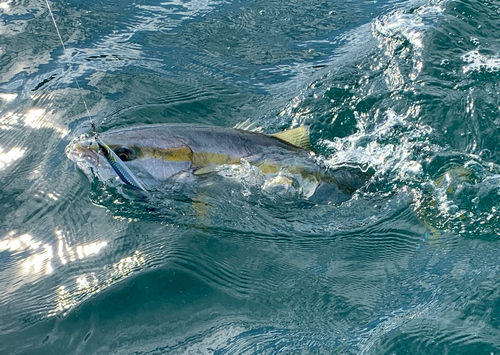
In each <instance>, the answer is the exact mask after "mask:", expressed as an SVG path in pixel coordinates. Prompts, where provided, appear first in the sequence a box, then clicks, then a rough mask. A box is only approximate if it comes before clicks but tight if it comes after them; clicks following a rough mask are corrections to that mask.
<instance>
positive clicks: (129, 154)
mask: <svg viewBox="0 0 500 355" xmlns="http://www.w3.org/2000/svg"><path fill="white" fill-rule="evenodd" d="M114 152H115V154H116V155H118V158H120V159H121V160H122V161H129V160H132V159H134V158H135V153H134V151H133V150H132V149H130V148H129V147H125V146H121V147H118V148H115V149H114Z"/></svg>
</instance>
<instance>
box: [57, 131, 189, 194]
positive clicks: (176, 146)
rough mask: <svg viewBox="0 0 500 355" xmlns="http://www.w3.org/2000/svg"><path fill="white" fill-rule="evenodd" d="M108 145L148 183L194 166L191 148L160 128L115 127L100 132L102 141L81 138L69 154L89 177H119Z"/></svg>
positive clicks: (154, 182)
mask: <svg viewBox="0 0 500 355" xmlns="http://www.w3.org/2000/svg"><path fill="white" fill-rule="evenodd" d="M155 128H156V129H155ZM100 142H102V143H104V144H105V146H103V145H102V144H100ZM107 148H109V149H111V150H112V151H113V152H114V153H115V155H116V156H117V157H118V158H119V159H120V160H121V162H122V163H123V164H125V165H126V167H127V168H128V169H129V170H130V171H131V172H132V173H133V174H134V175H135V176H136V177H137V178H138V179H139V180H141V181H143V182H144V183H145V184H147V185H155V184H157V183H159V182H163V181H165V180H167V179H169V178H170V177H172V176H174V175H177V174H179V173H180V172H187V171H189V170H190V168H191V165H192V163H191V158H192V151H191V149H190V148H189V147H188V146H187V145H186V144H184V143H183V142H182V140H180V139H179V138H177V137H174V136H173V135H169V134H166V132H164V131H162V130H161V129H158V128H157V127H151V128H149V129H148V128H145V127H139V128H136V129H134V128H127V129H119V130H112V131H108V132H105V133H102V134H100V135H99V140H97V139H96V138H95V137H88V136H84V137H80V138H79V139H75V140H73V141H72V142H71V143H70V144H69V145H68V147H67V148H66V155H67V156H68V158H69V159H71V160H72V161H73V162H75V163H76V165H77V166H78V167H79V168H80V170H82V171H83V172H84V173H85V174H86V175H87V176H88V177H89V178H90V179H92V178H93V177H97V178H98V179H99V180H101V181H106V180H109V179H111V178H116V177H117V174H116V172H115V171H114V170H113V168H112V166H111V165H110V163H109V162H108V160H107V156H109V152H108V151H107Z"/></svg>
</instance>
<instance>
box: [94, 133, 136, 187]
mask: <svg viewBox="0 0 500 355" xmlns="http://www.w3.org/2000/svg"><path fill="white" fill-rule="evenodd" d="M95 141H96V143H97V146H98V147H99V151H100V152H101V153H102V155H104V157H105V158H106V160H107V161H108V163H109V165H111V167H112V168H113V170H114V171H115V172H116V174H117V175H118V176H119V177H120V179H121V180H122V181H123V182H124V183H125V184H127V185H129V186H132V187H134V188H136V189H139V190H142V191H144V192H146V189H145V188H144V185H142V183H141V182H140V181H139V179H137V178H136V177H135V175H134V174H133V173H132V172H131V171H130V169H129V168H128V167H127V166H126V165H125V163H124V162H123V161H122V160H121V159H120V158H119V157H118V155H116V153H115V152H113V150H112V149H111V148H109V147H108V146H107V145H106V144H105V143H103V142H102V141H101V140H100V139H99V138H98V136H96V137H95Z"/></svg>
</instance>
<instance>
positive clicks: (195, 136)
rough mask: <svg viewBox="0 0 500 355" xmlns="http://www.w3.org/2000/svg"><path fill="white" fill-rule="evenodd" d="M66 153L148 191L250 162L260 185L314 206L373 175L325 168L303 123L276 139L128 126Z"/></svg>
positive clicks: (102, 176) (187, 127) (85, 166)
mask: <svg viewBox="0 0 500 355" xmlns="http://www.w3.org/2000/svg"><path fill="white" fill-rule="evenodd" d="M66 154H67V156H68V157H69V159H71V160H72V161H74V162H75V163H76V164H77V166H78V167H79V168H80V169H81V170H82V171H83V172H84V173H85V174H86V175H87V176H88V177H89V178H94V177H97V178H98V179H99V180H104V181H105V180H107V179H110V178H113V177H116V176H118V177H119V180H120V181H121V182H122V183H124V184H125V185H129V186H130V187H132V188H137V189H139V190H144V191H146V190H149V189H151V188H155V187H158V186H161V185H164V184H172V183H173V182H178V181H185V182H190V181H191V182H192V181H194V180H195V179H203V178H206V177H208V176H211V175H213V174H217V173H220V172H221V170H223V168H224V167H228V166H229V167H231V166H240V167H241V166H245V164H246V165H248V166H249V167H251V168H253V169H258V171H259V172H260V173H261V174H262V175H263V176H265V177H266V179H265V183H263V184H262V186H263V187H266V188H269V187H283V186H285V187H287V188H292V189H294V190H298V191H300V193H301V195H302V196H303V197H304V198H306V199H309V200H311V201H313V202H325V201H328V203H340V202H343V201H345V200H348V199H350V198H351V196H352V194H353V193H354V192H355V191H356V190H357V189H359V188H360V187H361V186H363V185H364V184H365V183H366V182H367V180H368V179H369V178H370V175H369V174H368V173H366V172H364V171H362V170H361V169H358V168H339V169H329V168H328V167H326V166H324V165H322V164H321V163H320V162H319V161H320V160H319V159H318V154H317V153H316V152H314V151H313V150H312V147H311V142H310V138H309V132H308V128H307V127H306V126H301V127H298V128H295V129H290V130H287V131H282V132H278V133H275V134H272V135H268V134H263V133H259V132H253V131H246V130H241V129H236V128H229V127H218V126H208V125H200V124H152V125H141V126H131V127H126V128H119V129H113V130H109V131H106V132H103V133H100V134H99V138H98V139H95V138H92V137H83V138H80V139H76V140H74V141H72V142H71V143H70V144H69V145H68V147H67V148H66ZM103 157H104V159H103Z"/></svg>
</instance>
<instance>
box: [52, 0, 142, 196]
mask: <svg viewBox="0 0 500 355" xmlns="http://www.w3.org/2000/svg"><path fill="white" fill-rule="evenodd" d="M45 4H47V9H48V10H49V14H50V18H51V19H52V23H53V24H54V27H55V29H56V32H57V35H58V36H59V40H60V41H61V46H62V47H63V49H64V51H66V46H65V45H64V41H63V39H62V37H61V32H59V27H57V23H56V19H55V18H54V14H53V13H52V9H51V8H50V4H49V0H45ZM68 65H69V66H70V67H71V62H70V63H69V64H68ZM74 79H75V84H76V87H77V88H78V92H79V93H80V97H81V98H82V101H83V105H84V106H85V110H86V111H87V116H88V117H89V120H90V125H91V127H92V131H93V133H94V139H95V142H96V144H97V147H98V150H99V152H101V153H102V155H104V157H105V158H106V160H107V161H108V163H109V164H110V165H111V167H112V168H113V169H114V170H115V172H116V174H117V175H118V176H119V177H120V179H121V180H122V181H123V182H124V183H125V184H127V185H129V186H132V187H135V188H137V189H140V190H142V191H145V192H146V189H145V188H144V185H143V184H142V183H141V182H140V181H139V179H137V178H136V177H135V176H134V174H133V173H132V172H131V171H130V169H129V168H127V166H126V165H125V164H124V163H123V161H122V160H121V159H120V158H119V157H118V155H116V154H115V152H113V150H111V149H110V148H109V147H108V146H107V145H106V144H105V143H103V142H102V141H101V140H100V139H99V134H98V133H97V129H96V127H95V124H94V121H92V117H90V111H89V108H88V106H87V102H86V101H85V98H84V96H83V92H82V88H81V87H80V84H79V83H78V80H77V79H76V77H75V78H74ZM97 161H98V162H99V155H97Z"/></svg>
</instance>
